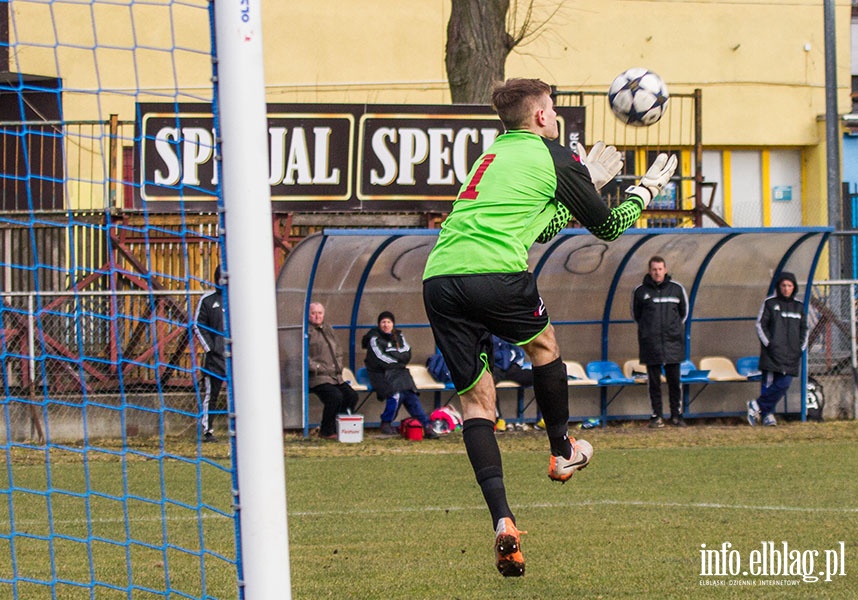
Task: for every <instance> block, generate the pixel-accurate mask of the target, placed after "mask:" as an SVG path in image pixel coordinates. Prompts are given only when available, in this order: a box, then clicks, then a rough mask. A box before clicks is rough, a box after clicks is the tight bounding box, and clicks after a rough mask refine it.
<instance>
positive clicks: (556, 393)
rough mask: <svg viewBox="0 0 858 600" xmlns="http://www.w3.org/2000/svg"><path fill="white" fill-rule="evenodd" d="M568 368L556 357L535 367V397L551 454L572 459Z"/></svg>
mask: <svg viewBox="0 0 858 600" xmlns="http://www.w3.org/2000/svg"><path fill="white" fill-rule="evenodd" d="M568 385H569V384H568V383H567V381H566V365H564V364H563V361H562V360H560V358H557V359H555V360H553V361H551V362H550V363H548V364H547V365H542V366H541V367H533V395H534V396H536V405H537V406H538V407H539V410H540V411H541V412H542V418H543V419H545V432H546V433H547V434H548V441H549V443H550V444H551V453H552V454H553V455H555V456H563V457H564V458H571V457H572V446H571V445H570V443H569V387H568Z"/></svg>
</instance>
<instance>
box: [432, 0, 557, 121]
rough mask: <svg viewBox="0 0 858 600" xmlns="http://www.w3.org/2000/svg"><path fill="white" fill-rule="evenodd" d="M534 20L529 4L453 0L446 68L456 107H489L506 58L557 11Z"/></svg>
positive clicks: (515, 1) (530, 4) (531, 4)
mask: <svg viewBox="0 0 858 600" xmlns="http://www.w3.org/2000/svg"><path fill="white" fill-rule="evenodd" d="M561 4H562V1H561V2H558V3H557V5H556V6H555V7H554V9H553V10H551V11H550V14H549V15H548V17H547V18H546V19H544V20H543V21H542V22H541V23H539V24H534V21H533V0H528V1H527V2H526V3H523V5H522V6H519V3H518V1H517V0H512V1H511V0H452V11H451V12H450V21H449V22H448V23H447V52H446V58H445V64H446V67H447V81H448V83H449V85H450V94H451V96H452V99H453V103H454V104H488V103H489V102H490V101H491V90H492V86H493V85H494V83H495V82H497V81H503V79H504V67H505V65H506V58H507V56H508V55H509V53H510V52H511V51H512V49H513V48H515V47H516V46H518V45H519V44H520V43H521V42H522V41H523V40H525V38H528V37H533V36H534V35H536V34H537V33H538V32H539V31H540V30H542V29H543V28H544V27H545V24H546V23H547V22H548V20H549V19H550V18H551V17H552V16H554V14H555V13H556V12H557V11H558V10H559V8H560V5H561Z"/></svg>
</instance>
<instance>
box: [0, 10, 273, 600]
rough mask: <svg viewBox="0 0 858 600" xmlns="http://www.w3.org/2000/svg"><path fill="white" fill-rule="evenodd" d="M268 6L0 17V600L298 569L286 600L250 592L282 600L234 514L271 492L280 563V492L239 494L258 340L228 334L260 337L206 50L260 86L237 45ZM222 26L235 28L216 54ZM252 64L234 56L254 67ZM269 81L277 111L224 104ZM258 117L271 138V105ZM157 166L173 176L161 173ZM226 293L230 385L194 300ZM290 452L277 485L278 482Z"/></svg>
mask: <svg viewBox="0 0 858 600" xmlns="http://www.w3.org/2000/svg"><path fill="white" fill-rule="evenodd" d="M259 11H260V8H259V2H258V0H257V1H255V2H254V1H249V0H243V1H242V0H218V2H217V3H213V2H209V1H208V0H86V1H82V0H10V1H9V2H0V296H2V304H0V316H2V324H0V359H2V384H3V398H2V405H0V408H2V424H0V451H2V454H3V459H4V465H5V466H4V468H3V469H2V476H0V597H2V598H13V599H18V598H21V599H26V600H30V599H38V598H63V599H76V598H99V599H101V598H131V597H133V598H135V599H141V598H238V597H254V598H262V597H272V598H274V597H280V598H282V597H288V562H287V561H283V562H281V564H280V570H281V571H283V570H285V572H286V575H285V577H284V576H283V575H282V574H280V575H277V576H276V577H277V579H276V580H275V583H276V584H277V585H279V586H280V589H279V590H277V591H276V595H265V594H263V593H255V594H251V593H250V590H253V589H254V587H253V586H254V585H257V588H256V589H263V588H264V587H274V586H273V585H271V582H266V583H263V584H261V585H259V584H254V582H258V581H259V578H258V577H259V576H258V575H255V574H254V573H253V570H254V568H256V569H262V570H263V571H267V570H270V569H269V568H268V567H266V565H265V564H264V561H263V563H262V565H261V566H260V567H253V566H251V567H250V568H249V567H248V560H249V556H248V554H252V552H249V551H248V548H247V547H246V546H245V547H242V531H244V532H247V531H250V532H251V534H252V535H254V536H256V531H257V530H264V528H265V525H264V523H263V524H258V522H259V521H260V519H259V518H258V516H257V517H256V518H255V520H251V521H247V519H246V517H247V515H246V514H242V513H245V512H247V511H248V510H253V511H258V510H259V509H260V507H259V506H258V505H257V504H256V503H257V501H256V500H255V497H256V496H258V495H266V496H267V497H271V496H273V498H274V504H273V505H268V506H262V507H261V508H262V509H264V510H267V511H268V512H269V513H272V514H271V515H269V519H270V524H273V531H274V532H275V533H276V535H277V536H279V538H278V541H276V542H275V547H276V551H274V552H272V551H271V550H270V549H268V550H266V548H265V545H264V544H262V545H261V547H262V550H261V552H263V553H265V552H267V553H268V554H269V555H272V556H273V558H274V559H277V560H281V561H282V560H283V549H284V548H285V545H286V542H285V539H284V537H285V536H284V530H285V489H283V488H284V486H283V482H282V479H278V477H276V476H275V477H274V478H273V483H272V482H271V481H269V482H267V483H266V484H265V486H269V488H270V486H274V488H275V490H278V489H282V493H281V494H278V493H274V494H271V493H270V492H269V491H268V488H266V487H265V486H263V487H262V488H261V493H260V494H257V493H252V494H245V497H244V498H242V497H241V494H240V493H239V491H240V490H245V491H247V490H248V489H251V490H252V485H251V484H250V483H248V482H247V481H245V480H244V478H243V476H242V475H241V473H240V471H241V469H240V466H241V460H240V458H239V457H240V456H241V455H242V452H243V454H244V456H245V459H246V460H249V459H250V458H251V457H254V459H255V460H260V459H259V448H258V447H254V446H253V445H248V446H246V447H245V448H242V442H241V439H242V436H241V429H242V426H241V425H240V426H237V425H236V422H237V421H238V420H239V416H240V415H241V406H240V404H241V403H240V400H239V402H238V404H239V406H238V409H237V408H236V401H235V399H236V398H239V399H240V398H241V397H242V396H241V394H242V392H241V387H240V385H239V383H238V382H240V381H242V380H246V379H247V377H246V376H245V377H244V378H241V377H237V376H236V377H234V375H235V374H236V373H237V372H239V371H241V369H242V368H244V369H245V371H246V367H242V366H241V364H240V363H239V362H238V361H233V360H231V359H230V354H231V352H230V350H232V351H233V353H234V352H236V351H237V350H238V349H239V348H246V344H244V342H243V341H242V338H241V336H239V337H238V338H236V337H235V336H231V335H230V333H229V332H230V331H231V330H233V329H235V328H236V327H242V328H243V330H244V331H243V332H242V335H254V332H257V331H258V328H259V327H260V324H259V323H244V322H242V317H241V316H240V314H236V313H235V312H234V311H233V310H232V305H233V304H235V305H236V306H237V307H238V308H243V309H244V310H245V311H246V308H244V307H243V302H244V301H243V300H242V299H238V300H235V299H233V300H229V299H228V298H229V297H230V296H231V292H227V289H228V288H231V287H232V286H233V284H235V283H236V281H235V278H229V269H228V268H227V266H228V264H229V262H230V260H232V258H233V254H231V251H228V249H227V245H228V244H227V241H228V240H227V238H226V237H225V236H224V235H223V232H224V231H226V230H227V229H228V227H226V226H227V225H229V222H228V221H229V213H230V210H229V208H230V200H229V193H226V194H225V193H224V188H225V187H227V186H225V185H224V184H223V183H222V182H224V181H226V182H230V181H234V179H235V178H234V177H231V176H230V166H229V159H230V156H231V155H232V156H234V155H235V146H232V147H231V148H230V152H223V153H221V147H220V141H221V139H223V138H226V137H228V136H226V135H223V134H224V128H223V127H222V125H226V124H227V123H228V122H229V121H230V120H233V121H234V120H235V118H234V117H228V116H225V115H224V114H223V112H222V107H224V106H234V105H235V100H230V99H229V98H227V99H224V98H222V97H220V96H219V88H218V85H224V83H223V82H224V81H225V80H226V81H230V78H233V77H235V75H234V73H235V72H236V71H240V69H236V68H235V67H234V66H230V65H224V64H223V61H219V60H218V57H217V54H216V52H215V50H214V49H215V47H217V46H218V44H216V43H215V40H216V39H217V40H219V41H222V42H223V45H224V46H226V47H227V48H229V44H231V43H232V41H231V39H230V36H231V37H236V36H242V38H241V39H242V40H243V42H244V43H246V45H247V47H248V48H247V50H248V51H249V52H251V53H254V54H252V55H251V57H250V58H251V60H252V61H253V62H256V63H258V67H259V71H258V73H259V74H261V50H260V48H259V45H260V44H261V39H259V38H258V35H257V36H256V39H253V40H250V39H249V36H248V33H247V31H248V30H246V29H241V28H242V27H244V28H250V29H253V28H254V26H255V27H256V31H257V32H258V31H260V30H261V26H260V24H259V14H258V13H259ZM218 20H220V21H228V22H229V24H230V25H233V24H238V27H232V28H231V31H230V32H229V33H227V34H225V37H223V38H221V37H219V34H217V25H216V23H217V21H218ZM243 51H244V49H243V48H242V47H240V46H239V48H238V49H237V50H235V51H233V54H234V55H236V57H238V58H239V59H242V60H244V61H245V65H246V64H247V60H246V59H247V57H246V56H243V55H242V52H243ZM219 68H222V70H221V72H220V73H219V72H218V71H219ZM219 79H220V82H221V83H220V84H218V83H217V82H218V81H219ZM232 81H233V82H234V81H235V80H234V79H233V80H232ZM213 82H215V83H213ZM256 84H260V85H258V87H259V88H260V91H259V92H258V93H259V94H262V96H263V97H264V88H263V87H262V86H261V76H257V80H251V82H250V84H249V85H245V84H242V83H241V82H239V83H238V84H235V83H233V85H232V87H233V88H240V89H242V90H243V91H244V92H245V93H246V92H247V90H250V91H251V97H252V96H253V94H254V93H255V92H253V90H254V85H256ZM251 104H252V103H251ZM189 111H190V112H192V113H194V115H195V116H194V117H193V119H197V120H198V121H197V122H196V125H197V126H192V125H194V123H195V122H194V121H193V119H192V120H190V121H189V120H186V119H185V118H184V116H183V115H187V113H188V112H189ZM258 112H259V111H257V117H256V118H257V119H259V118H261V119H262V120H263V122H264V102H263V108H262V115H261V117H259V116H258ZM150 120H151V121H152V122H157V123H159V124H160V127H159V128H158V129H153V128H152V127H149V126H148V124H149V121H150ZM189 123H190V125H189ZM233 127H234V125H233ZM201 131H202V132H203V134H200V132H201ZM222 136H223V137H222ZM233 138H234V136H233ZM263 142H264V140H263ZM147 152H148V153H156V154H157V156H159V157H160V160H161V162H160V163H155V166H154V167H152V168H151V169H150V168H148V167H147V165H146V164H144V163H145V161H144V159H145V156H146V153H147ZM221 156H223V161H221V160H220V158H221ZM168 157H174V158H175V161H173V162H171V161H170V160H169V158H168ZM239 168H241V165H239ZM263 181H267V179H266V178H265V177H264V176H263ZM227 185H228V184H227ZM153 190H154V191H153ZM258 203H259V204H260V205H264V204H265V198H264V197H263V198H260V199H259V201H258ZM269 210H270V202H269ZM249 212H250V213H251V214H253V211H249ZM257 213H258V214H262V213H261V212H260V211H257ZM258 226H259V223H258V221H257V222H256V223H254V222H252V221H251V222H249V223H246V224H241V223H239V224H237V226H236V227H235V229H236V230H237V232H238V233H237V235H236V237H234V238H233V239H232V243H233V244H234V245H235V246H242V247H243V246H246V245H247V243H246V235H247V233H246V232H247V230H248V228H251V227H258ZM262 227H263V231H270V223H269V224H268V225H267V226H266V225H265V224H263V225H262ZM242 235H244V236H245V239H242V238H241V236H242ZM257 237H259V236H257ZM261 237H262V242H261V243H262V247H263V248H264V249H265V250H264V251H263V254H264V252H265V251H267V252H268V254H269V255H270V254H271V247H270V242H269V243H268V245H267V247H266V246H265V241H264V239H265V236H261ZM251 249H253V248H251ZM255 250H256V251H259V247H256V248H255ZM235 257H237V258H236V260H237V261H239V262H236V264H237V265H239V266H242V264H241V262H240V261H241V260H246V258H245V257H244V256H242V255H240V254H238V253H237V254H235ZM219 265H220V266H222V267H223V271H224V279H223V281H221V282H218V281H215V280H214V271H215V268H216V267H217V266H219ZM266 268H267V269H268V272H267V273H265V274H264V276H262V277H261V279H263V280H264V279H265V277H267V278H268V279H271V284H270V285H271V290H272V293H271V297H272V302H273V267H271V266H270V263H267V262H266V261H265V260H263V261H262V267H261V269H266ZM241 270H242V271H243V270H244V269H241ZM260 275H261V273H260V271H259V269H257V270H255V271H254V270H253V269H249V274H248V275H247V276H249V277H250V276H252V277H257V278H260ZM241 277H244V275H242V276H240V277H239V278H238V281H237V283H239V284H241V285H246V283H247V282H246V281H245V280H242V278H241ZM227 281H229V282H230V283H229V285H227V284H226V282H227ZM266 285H267V283H266V282H265V281H263V282H262V287H261V289H262V294H261V295H262V296H265V293H264V292H265V290H266V289H267V288H266ZM215 289H219V290H220V291H221V292H223V293H222V298H223V300H222V305H223V306H221V305H220V304H216V305H215V308H216V309H217V310H222V311H224V312H223V315H224V317H225V318H224V325H223V331H216V330H214V329H212V328H211V326H210V325H200V327H198V328H197V329H198V330H203V331H206V330H207V331H208V333H211V334H213V335H215V336H220V337H221V338H222V339H223V340H224V341H225V348H226V352H225V357H226V359H227V360H226V362H225V369H223V370H220V369H218V368H213V367H212V366H211V364H212V363H211V362H210V361H206V360H205V350H207V349H208V347H207V346H208V345H207V344H206V343H204V342H203V341H202V340H203V338H202V337H201V336H200V335H195V325H197V323H196V322H195V318H196V316H197V314H198V310H197V309H198V307H199V306H200V302H201V299H202V298H203V295H204V294H206V293H208V292H211V291H212V290H215ZM251 291H253V292H254V293H260V292H259V288H257V289H256V290H251ZM224 307H226V308H224ZM258 312H260V313H261V314H263V316H265V315H268V314H270V313H271V312H272V311H269V310H267V309H262V310H260V311H258ZM269 325H270V323H269ZM272 329H273V330H274V329H276V324H275V325H274V326H273V327H272ZM272 335H273V331H272ZM262 337H263V338H264V337H265V336H262ZM261 346H262V348H263V349H264V351H268V352H270V350H271V348H270V347H268V346H266V344H265V343H262V344H261ZM274 354H275V355H276V347H275V349H274ZM248 360H252V357H249V356H247V357H243V358H242V362H244V363H246V361H248ZM275 360H276V358H275ZM263 366H267V365H263ZM274 371H276V369H275V370H274ZM212 382H217V383H221V384H222V390H221V392H220V394H219V396H218V397H217V398H212V399H211V402H210V404H209V407H208V408H209V413H210V414H209V415H208V416H209V418H210V419H211V426H212V428H213V430H214V432H213V433H214V436H213V437H214V440H215V441H214V443H205V442H204V441H203V440H204V436H203V434H204V429H205V427H204V425H203V422H204V421H205V416H206V415H205V414H204V410H203V405H204V402H203V400H204V398H205V395H206V391H207V390H209V389H210V388H209V385H208V384H210V383H212ZM272 385H274V386H276V379H275V383H274V384H272ZM263 395H266V394H263ZM267 395H268V396H269V398H268V400H271V401H272V402H273V399H272V398H271V397H270V396H271V394H270V393H269V394H267ZM266 411H267V413H265V412H264V411H263V414H262V418H263V420H265V419H267V420H268V421H269V422H271V423H272V425H271V426H270V427H267V428H266V427H264V426H263V427H261V428H260V431H261V434H260V435H259V436H258V437H259V438H260V439H262V440H263V441H264V442H265V443H268V444H269V446H268V449H269V450H270V448H272V447H273V448H274V449H275V450H276V449H277V447H276V444H275V445H272V443H271V441H272V440H273V439H274V434H273V433H272V431H273V432H274V433H276V434H277V435H282V431H281V430H280V429H279V426H278V425H277V422H278V421H277V420H276V419H274V420H272V419H270V415H271V414H273V413H272V411H279V407H277V408H272V407H269V408H267V409H266ZM277 414H278V416H279V413H277ZM243 426H244V427H253V426H254V421H253V419H250V418H249V419H245V420H244V425H243ZM244 437H245V438H247V437H248V436H244ZM279 442H280V452H279V457H275V458H274V459H273V462H272V463H271V464H270V465H268V466H269V467H271V468H272V469H273V471H272V472H273V473H276V471H277V469H278V468H279V469H280V472H281V473H282V437H281V438H280V439H279ZM246 443H247V444H250V443H251V442H246ZM254 443H258V442H254ZM275 454H276V452H275ZM278 484H279V488H278ZM280 513H282V514H280ZM243 524H244V525H243ZM269 529H270V527H269ZM261 537H262V538H265V535H262V536H261ZM254 539H256V540H257V541H259V540H260V537H259V536H256V537H254ZM263 541H265V540H263ZM284 562H285V566H284V564H283V563H284ZM248 570H249V571H250V572H251V574H250V576H248ZM284 580H285V581H284ZM284 584H285V585H284ZM284 588H285V590H284ZM269 593H271V592H269Z"/></svg>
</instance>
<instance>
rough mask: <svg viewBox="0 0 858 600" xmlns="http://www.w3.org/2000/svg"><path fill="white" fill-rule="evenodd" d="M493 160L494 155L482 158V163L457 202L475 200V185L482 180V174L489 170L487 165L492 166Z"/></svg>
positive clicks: (476, 192)
mask: <svg viewBox="0 0 858 600" xmlns="http://www.w3.org/2000/svg"><path fill="white" fill-rule="evenodd" d="M494 159H495V155H494V154H486V155H485V156H484V157H483V162H481V163H480V166H479V167H477V171H476V172H475V173H474V176H473V177H471V181H470V183H468V187H466V188H465V191H463V192H462V193H461V194H459V198H458V199H459V200H476V199H477V194H479V192H478V191H477V185H479V183H480V179H482V178H483V174H484V173H485V172H486V169H488V168H489V165H490V164H492V161H493V160H494Z"/></svg>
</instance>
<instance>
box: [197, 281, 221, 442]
mask: <svg viewBox="0 0 858 600" xmlns="http://www.w3.org/2000/svg"><path fill="white" fill-rule="evenodd" d="M220 276H221V271H220V265H218V266H217V268H216V269H215V272H214V283H215V286H217V287H215V289H213V290H212V291H210V292H208V293H206V294H205V295H203V297H202V298H200V301H199V303H198V304H197V311H196V315H194V335H195V336H196V337H197V339H198V340H199V342H200V345H201V346H202V348H203V351H204V352H205V353H206V358H205V362H204V363H203V378H202V388H203V389H202V390H201V391H202V396H203V398H202V414H201V415H200V425H201V426H202V430H203V441H204V442H214V441H215V437H214V429H213V428H212V419H211V413H210V410H211V409H212V408H213V407H214V405H215V403H216V402H217V399H218V396H219V395H220V389H221V387H223V382H224V381H225V380H226V354H225V351H224V350H225V341H224V336H225V335H226V328H225V326H224V305H223V296H222V295H221V287H220V285H221V282H220Z"/></svg>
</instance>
